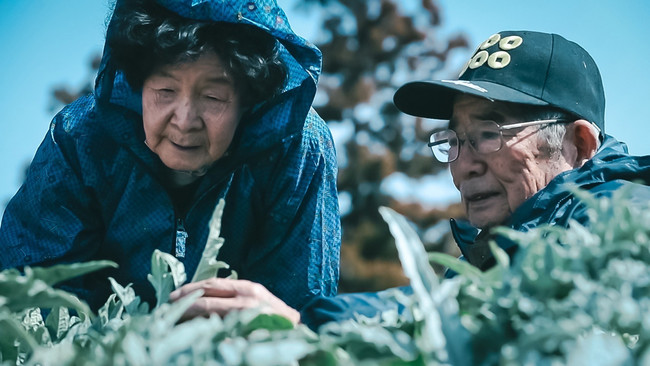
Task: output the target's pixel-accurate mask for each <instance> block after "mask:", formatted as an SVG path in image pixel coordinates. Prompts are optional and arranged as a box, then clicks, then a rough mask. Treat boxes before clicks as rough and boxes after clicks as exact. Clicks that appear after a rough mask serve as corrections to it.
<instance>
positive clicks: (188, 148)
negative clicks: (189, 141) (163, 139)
mask: <svg viewBox="0 0 650 366" xmlns="http://www.w3.org/2000/svg"><path fill="white" fill-rule="evenodd" d="M172 145H174V146H175V147H176V148H177V149H180V150H193V149H197V148H198V147H199V146H198V145H190V146H184V145H179V144H177V143H175V142H173V141H172Z"/></svg>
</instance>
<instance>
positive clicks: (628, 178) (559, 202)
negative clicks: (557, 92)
mask: <svg viewBox="0 0 650 366" xmlns="http://www.w3.org/2000/svg"><path fill="white" fill-rule="evenodd" d="M571 187H579V188H581V189H584V190H586V191H588V192H590V193H591V194H593V195H595V196H596V197H609V196H611V195H612V194H613V192H614V191H616V190H618V189H621V188H622V187H626V189H628V192H627V193H628V195H629V196H628V197H629V201H628V202H629V203H630V204H631V205H639V206H640V207H645V205H647V203H648V202H650V156H631V155H629V154H628V152H627V147H626V146H625V144H623V143H621V142H619V141H616V139H614V138H613V137H611V136H607V137H606V138H605V141H604V142H603V144H602V146H601V147H600V149H599V150H598V152H597V154H596V155H595V156H594V157H593V158H592V159H590V160H589V161H587V162H586V163H585V164H584V165H583V166H582V167H581V168H577V169H573V170H569V171H567V172H564V173H562V174H559V175H558V176H556V177H555V178H554V179H553V180H551V182H550V183H549V184H548V185H547V186H546V187H545V188H544V189H542V190H540V191H539V192H537V194H535V195H534V196H533V197H531V198H529V199H528V200H526V201H525V202H524V203H523V204H522V205H521V206H519V207H518V208H517V210H515V212H514V213H513V214H512V216H511V218H510V220H509V221H508V222H507V223H504V226H507V227H510V228H512V229H514V230H520V231H528V230H530V229H532V228H534V227H537V226H540V225H543V224H552V225H560V226H563V227H567V226H568V225H569V221H570V220H576V221H578V222H580V223H582V224H588V216H587V211H586V207H585V205H584V204H583V203H582V202H581V201H580V200H579V199H578V198H577V197H576V196H575V195H574V194H573V193H572V191H571ZM451 229H452V234H453V237H454V239H455V240H456V243H457V244H458V246H459V248H460V250H461V252H462V253H463V256H462V257H461V259H465V256H466V255H467V252H468V251H469V250H471V248H472V244H474V243H475V242H476V240H480V238H479V236H481V235H485V234H486V232H484V233H483V234H480V233H479V230H478V229H476V228H474V227H473V226H471V225H470V224H469V223H467V222H464V221H456V220H451ZM493 239H495V241H496V243H497V244H498V245H499V246H500V247H501V248H502V249H504V250H505V251H506V252H508V253H509V254H510V255H514V253H515V252H516V250H517V245H516V244H515V243H514V242H512V241H509V240H507V239H506V238H504V237H494V238H493ZM492 265H494V261H493V260H490V258H488V260H486V261H485V262H484V269H485V268H488V267H490V266H492ZM454 275H455V273H453V272H452V271H447V273H446V274H445V276H446V277H453V276H454ZM403 290H404V291H405V292H407V293H408V292H410V291H411V289H410V288H408V287H406V288H403ZM389 309H396V310H398V311H402V310H403V307H400V306H399V305H398V304H395V303H391V302H390V301H387V300H385V298H384V296H382V293H381V292H379V293H376V292H375V293H357V294H342V295H339V296H335V297H324V296H321V297H317V298H314V299H313V300H312V301H311V302H310V303H308V304H307V305H306V306H305V307H304V308H303V310H302V321H303V322H304V323H306V324H307V325H309V326H310V327H312V328H318V327H319V326H320V325H322V324H324V323H327V322H330V321H341V320H345V319H350V318H353V317H354V316H355V314H362V315H365V316H375V315H377V314H378V313H379V312H382V311H385V310H389Z"/></svg>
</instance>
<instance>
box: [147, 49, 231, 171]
mask: <svg viewBox="0 0 650 366" xmlns="http://www.w3.org/2000/svg"><path fill="white" fill-rule="evenodd" d="M239 118H240V105H239V95H238V94H237V92H236V89H235V87H234V85H233V80H232V78H231V77H230V76H229V75H228V73H227V72H226V69H225V68H224V65H223V63H222V62H221V60H220V59H219V57H218V56H217V55H216V54H215V53H213V52H208V53H205V54H203V55H202V56H200V57H199V58H198V59H196V60H193V61H188V62H184V63H180V64H174V65H167V66H163V67H160V68H158V69H157V70H155V71H154V73H153V74H152V75H151V76H149V77H148V78H147V79H146V80H145V82H144V85H143V89H142V119H143V122H144V131H145V135H146V143H147V146H149V148H150V149H151V150H152V151H153V152H154V153H156V154H157V155H158V156H159V157H160V159H161V160H162V162H163V163H164V164H165V165H166V166H167V167H168V168H170V169H172V170H178V171H186V172H195V173H198V174H202V173H204V172H205V171H206V170H207V168H208V167H209V166H210V165H211V164H212V163H214V162H215V161H217V160H218V159H219V158H221V157H222V156H223V154H224V153H225V151H226V149H227V148H228V146H229V145H230V143H231V142H232V139H233V136H234V134H235V130H236V128H237V125H238V123H239Z"/></svg>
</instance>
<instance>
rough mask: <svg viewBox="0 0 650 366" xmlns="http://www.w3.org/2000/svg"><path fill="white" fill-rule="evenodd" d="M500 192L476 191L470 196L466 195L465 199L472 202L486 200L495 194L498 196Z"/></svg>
mask: <svg viewBox="0 0 650 366" xmlns="http://www.w3.org/2000/svg"><path fill="white" fill-rule="evenodd" d="M498 194H499V193H498V192H480V193H474V194H471V195H469V196H465V200H466V201H467V202H470V203H476V202H482V201H484V200H487V199H490V198H492V197H494V196H497V195H498Z"/></svg>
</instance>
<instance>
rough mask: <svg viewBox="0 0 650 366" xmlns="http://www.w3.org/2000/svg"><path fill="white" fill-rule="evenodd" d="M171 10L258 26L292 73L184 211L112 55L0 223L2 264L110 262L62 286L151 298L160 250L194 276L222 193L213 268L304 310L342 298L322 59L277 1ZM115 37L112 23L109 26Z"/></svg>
mask: <svg viewBox="0 0 650 366" xmlns="http://www.w3.org/2000/svg"><path fill="white" fill-rule="evenodd" d="M158 2H159V3H160V4H162V5H163V6H165V7H167V8H168V9H170V10H172V11H174V12H176V13H177V14H179V15H181V16H183V17H186V18H192V19H199V20H204V21H224V22H231V23H245V24H252V25H255V26H257V27H259V28H261V29H263V30H265V31H267V32H269V33H270V34H272V35H273V36H274V37H275V38H276V39H277V40H278V42H279V43H280V45H281V46H280V48H281V55H282V58H283V61H284V62H285V64H286V66H287V68H288V76H287V78H288V82H287V83H286V86H285V88H284V91H283V93H282V94H281V95H279V96H277V97H275V98H274V99H272V100H268V101H266V102H265V103H262V104H260V105H257V106H256V107H255V108H253V110H252V111H250V112H248V113H247V114H245V115H244V116H243V118H242V121H241V123H240V124H239V130H238V131H237V132H236V136H235V139H234V140H233V142H232V144H231V146H230V148H229V150H228V152H227V154H226V155H225V156H224V157H223V158H221V159H220V160H218V161H217V162H216V163H215V164H214V166H212V167H211V168H210V170H209V171H208V173H207V174H206V175H205V176H204V177H203V178H202V179H201V181H200V183H199V185H198V187H197V188H196V191H195V192H194V193H193V195H191V196H188V197H187V200H186V202H185V204H184V206H185V207H184V208H180V207H177V206H175V205H174V204H173V203H172V199H171V197H170V194H169V193H168V191H167V190H166V189H165V188H164V186H163V184H162V172H163V170H164V169H165V167H164V166H163V165H162V162H161V161H160V159H159V158H158V156H157V155H155V154H154V153H152V152H151V151H150V150H149V149H148V148H147V147H146V146H145V144H144V131H143V127H142V116H141V113H142V100H141V98H142V97H141V94H140V93H139V92H134V91H133V90H132V89H131V88H130V86H129V85H128V84H127V82H126V79H125V77H124V74H123V73H122V72H121V71H120V70H116V69H115V66H114V64H113V63H112V62H111V50H110V48H109V47H108V46H107V47H106V48H105V49H104V55H103V59H102V64H101V67H100V70H99V73H98V76H97V79H96V83H95V91H94V94H93V95H87V96H85V97H82V98H80V99H79V100H77V101H75V102H73V103H72V104H70V105H68V106H66V107H65V108H64V109H63V110H62V111H61V112H59V113H58V114H57V115H56V117H55V118H54V119H53V121H52V123H51V126H50V129H49V131H48V133H47V135H46V137H45V139H44V141H43V143H42V144H41V146H40V147H39V149H38V151H37V152H36V155H35V157H34V160H33V161H32V164H31V166H30V168H29V172H28V176H27V179H26V181H25V183H24V184H23V186H22V187H21V188H20V190H19V191H18V192H17V194H16V195H15V196H14V197H13V199H12V200H11V201H10V203H9V204H8V206H7V208H6V211H5V213H4V216H3V221H2V225H1V227H0V248H2V255H1V256H0V268H2V269H6V268H12V267H22V266H25V265H29V266H48V265H52V264H57V263H74V262H85V261H90V260H98V259H108V260H111V261H114V262H116V263H117V264H118V265H119V269H115V270H112V269H111V270H103V271H100V272H96V273H92V274H89V275H86V276H83V277H81V278H77V279H73V280H71V281H68V282H67V283H65V285H64V286H62V287H63V288H65V289H66V290H71V291H73V292H75V293H77V294H79V295H80V296H81V298H83V299H85V300H86V301H88V303H89V304H90V305H91V307H93V308H98V307H99V306H101V305H103V303H104V302H105V301H106V299H107V298H108V296H109V294H110V293H112V291H111V289H110V284H109V281H108V279H107V277H108V276H111V277H114V278H115V279H116V280H117V281H118V282H119V283H121V284H122V285H126V284H129V283H133V287H134V289H135V291H136V294H138V295H139V296H141V297H142V298H143V300H145V301H148V302H150V303H151V304H152V305H153V303H154V302H155V299H154V293H153V287H152V286H151V285H150V284H149V283H148V281H147V274H148V273H149V272H150V268H151V255H152V252H153V251H154V250H155V249H159V250H161V251H164V252H168V253H174V248H175V246H176V240H177V235H181V236H185V235H187V238H186V253H185V257H184V258H180V259H181V260H182V262H183V263H184V265H185V269H186V272H187V274H188V278H191V276H192V275H193V274H194V272H195V270H196V267H197V265H198V262H199V259H200V257H201V254H202V251H203V248H204V245H205V242H206V238H207V235H208V222H209V220H210V218H211V215H212V212H213V210H214V208H215V205H216V203H217V202H218V200H219V198H225V202H226V205H225V211H224V216H223V221H222V230H221V236H222V237H223V238H225V244H224V246H223V247H222V249H221V252H220V253H219V258H218V259H219V260H222V261H225V262H226V263H228V264H229V265H230V267H231V269H233V270H236V271H237V272H238V274H239V277H240V278H244V279H249V280H252V281H256V282H259V283H261V284H263V285H264V286H266V287H267V288H268V289H269V290H270V291H271V292H273V293H274V294H275V295H276V296H278V297H279V298H281V299H282V300H284V301H285V302H286V303H287V304H288V305H290V306H292V307H294V308H298V309H300V308H301V306H302V305H303V304H304V303H305V302H306V301H307V300H309V299H310V298H311V297H313V296H315V295H324V296H331V295H334V294H335V293H336V288H337V281H338V265H339V247H340V236H341V234H340V218H339V212H338V200H337V191H336V176H337V169H336V158H335V151H334V144H333V142H332V137H331V134H330V131H329V130H328V128H327V126H326V125H325V123H324V122H323V120H322V119H321V118H320V117H319V116H318V115H317V114H316V113H315V112H314V111H313V110H312V109H311V102H312V99H313V97H314V95H315V92H316V83H317V81H318V76H319V74H320V68H321V53H320V51H319V50H318V49H317V48H316V47H315V46H313V45H311V44H310V43H308V42H307V41H305V40H304V39H302V38H300V37H298V36H297V35H295V34H294V33H293V32H292V30H291V28H290V26H289V23H288V21H287V18H286V16H285V14H284V12H283V11H282V10H281V9H280V8H279V7H278V6H277V5H276V3H275V1H272V0H258V1H234V0H233V1H217V0H159V1H158ZM108 32H111V25H110V24H109V26H108Z"/></svg>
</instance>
